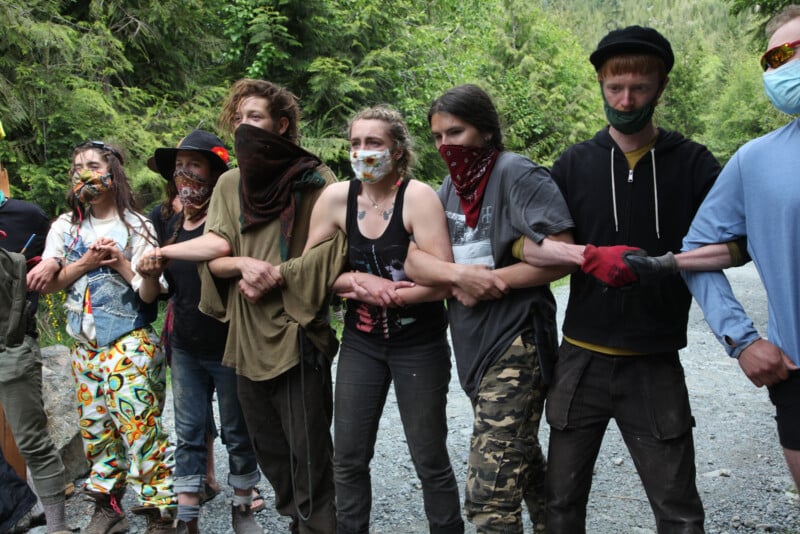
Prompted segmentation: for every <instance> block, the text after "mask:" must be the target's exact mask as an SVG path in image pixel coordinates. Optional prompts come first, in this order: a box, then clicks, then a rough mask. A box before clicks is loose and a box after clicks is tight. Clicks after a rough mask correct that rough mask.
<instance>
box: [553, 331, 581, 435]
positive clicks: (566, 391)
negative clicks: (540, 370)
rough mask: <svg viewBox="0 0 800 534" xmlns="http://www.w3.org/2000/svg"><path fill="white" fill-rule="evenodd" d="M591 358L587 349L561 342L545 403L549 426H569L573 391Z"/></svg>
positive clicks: (561, 428)
mask: <svg viewBox="0 0 800 534" xmlns="http://www.w3.org/2000/svg"><path fill="white" fill-rule="evenodd" d="M591 358H592V356H591V354H590V353H589V352H588V351H587V350H585V349H581V348H580V347H576V346H575V345H573V344H571V343H568V342H566V341H564V342H562V344H561V347H560V348H559V351H558V360H557V361H556V365H555V370H554V372H553V381H552V383H551V384H550V387H549V388H548V390H547V403H546V404H545V415H546V417H547V423H548V424H549V425H550V426H551V427H553V428H556V429H558V430H564V429H565V428H567V426H569V422H570V410H571V408H572V401H573V399H574V398H575V391H576V390H577V389H578V384H579V383H580V381H581V378H582V377H583V373H584V371H585V370H586V366H587V365H589V361H590V360H591Z"/></svg>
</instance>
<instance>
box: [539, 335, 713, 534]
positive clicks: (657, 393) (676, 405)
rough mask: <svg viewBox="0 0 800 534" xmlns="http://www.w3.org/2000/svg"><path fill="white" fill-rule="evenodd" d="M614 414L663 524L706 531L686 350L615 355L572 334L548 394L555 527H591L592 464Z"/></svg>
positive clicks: (550, 511)
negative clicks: (579, 342) (576, 341)
mask: <svg viewBox="0 0 800 534" xmlns="http://www.w3.org/2000/svg"><path fill="white" fill-rule="evenodd" d="M612 417H613V418H614V419H615V421H616V422H617V426H618V427H619V430H620V433H621V434H622V438H623V439H624V440H625V444H626V445H627V447H628V451H629V452H630V454H631V457H632V458H633V462H634V464H635V466H636V470H637V472H638V473H639V477H640V478H641V481H642V485H643V486H644V489H645V492H646V493H647V497H648V499H649V501H650V506H651V508H652V510H653V513H654V515H655V518H656V526H657V529H658V532H659V533H661V534H663V533H678V532H680V533H689V532H692V533H695V532H703V531H704V530H703V520H704V513H703V504H702V503H701V502H700V496H699V495H698V493H697V486H696V484H695V463H694V462H695V457H694V441H693V438H692V425H693V421H692V416H691V411H690V408H689V396H688V392H687V390H686V382H685V379H684V375H683V367H682V366H681V364H680V360H679V358H678V353H677V352H670V353H660V354H646V355H641V356H609V355H605V354H601V353H598V352H593V351H589V350H586V349H582V348H580V347H576V346H575V345H572V344H570V343H569V342H566V341H565V342H564V343H563V344H562V346H561V350H560V354H559V359H558V362H557V363H556V369H555V375H554V380H553V383H552V385H551V386H550V390H549V392H548V398H547V421H548V423H550V446H549V448H548V458H547V463H548V469H547V482H546V486H547V529H548V532H563V533H570V534H573V533H579V532H585V529H586V504H587V502H588V499H589V491H590V489H591V486H592V470H593V468H594V463H595V460H596V459H597V454H598V452H599V451H600V445H601V443H602V441H603V435H604V434H605V431H606V427H607V426H608V422H609V420H610V419H611V418H612Z"/></svg>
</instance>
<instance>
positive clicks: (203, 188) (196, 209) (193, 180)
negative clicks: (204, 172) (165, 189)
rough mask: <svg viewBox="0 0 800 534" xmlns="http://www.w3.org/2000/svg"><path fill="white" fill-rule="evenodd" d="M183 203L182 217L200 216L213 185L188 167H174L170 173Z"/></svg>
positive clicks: (193, 217) (194, 217)
mask: <svg viewBox="0 0 800 534" xmlns="http://www.w3.org/2000/svg"><path fill="white" fill-rule="evenodd" d="M172 177H173V180H175V186H176V187H177V189H178V198H179V199H180V201H181V204H183V211H184V217H185V218H186V220H189V221H192V220H194V219H197V218H198V217H202V216H203V215H205V213H206V209H207V208H208V202H209V200H210V199H211V191H212V189H213V187H212V186H211V185H209V183H208V182H207V181H206V180H204V179H203V178H202V177H201V176H200V175H198V174H197V173H195V172H193V171H190V170H188V169H175V173H174V174H173V175H172Z"/></svg>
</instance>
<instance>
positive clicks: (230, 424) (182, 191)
mask: <svg viewBox="0 0 800 534" xmlns="http://www.w3.org/2000/svg"><path fill="white" fill-rule="evenodd" d="M153 165H154V166H155V167H156V169H157V170H158V172H159V174H161V176H162V177H164V179H166V180H168V181H169V182H170V183H172V184H174V190H175V191H176V194H177V197H178V199H179V200H180V202H181V205H182V207H183V209H182V210H180V211H178V212H177V213H175V214H174V215H173V216H172V217H171V218H170V219H169V220H168V221H167V222H166V224H165V231H164V232H163V236H162V238H161V241H162V243H161V244H162V245H169V244H172V243H183V242H186V241H189V240H191V239H194V238H196V237H200V236H202V235H203V230H204V227H205V220H206V214H207V211H208V203H209V201H210V199H211V193H212V191H213V190H214V186H215V185H216V183H217V180H218V178H219V177H220V175H222V173H224V172H225V171H227V170H228V152H227V150H226V149H225V147H224V146H223V144H222V141H221V140H220V139H219V138H218V137H217V136H215V135H214V134H212V133H209V132H206V131H204V130H195V131H193V132H191V133H190V134H189V135H187V136H186V137H184V138H183V139H182V140H181V142H180V143H179V144H178V146H177V147H175V148H158V149H156V151H155V155H154V157H153ZM171 189H172V188H171ZM138 268H139V272H141V273H143V274H146V275H150V276H157V275H159V274H161V272H162V271H164V272H165V273H166V277H167V281H168V282H169V285H170V291H171V297H170V303H171V304H172V306H173V315H172V328H171V329H170V331H169V333H168V339H167V342H168V343H169V346H170V348H171V354H172V358H171V368H172V392H173V401H174V404H175V432H176V434H177V447H176V450H175V473H174V477H175V479H174V480H175V493H177V495H178V513H177V519H178V521H179V522H180V523H181V524H182V525H186V527H187V531H188V532H189V533H192V532H198V531H199V526H198V520H199V516H200V501H201V494H202V493H203V492H204V491H205V482H206V476H207V473H206V468H207V465H208V463H207V461H208V458H207V454H208V448H207V446H206V437H207V434H208V428H209V425H213V424H214V422H213V421H209V420H208V417H209V410H208V408H207V406H208V403H209V402H210V401H211V393H212V392H213V391H214V389H216V391H217V400H218V404H219V412H220V421H221V425H222V433H223V435H224V436H225V446H226V447H227V449H228V457H229V464H230V475H229V477H228V482H229V483H230V484H231V486H233V490H234V494H235V495H238V496H239V497H240V498H244V499H247V498H248V497H250V498H252V497H251V495H252V490H253V488H254V487H255V485H256V483H257V482H258V479H259V477H260V475H259V473H258V465H257V462H256V457H255V453H254V452H253V448H252V445H251V444H250V436H249V434H248V432H247V425H246V424H245V421H244V416H243V414H242V408H241V406H240V404H239V398H238V394H237V388H236V372H235V370H234V369H233V368H231V367H227V366H224V365H222V354H223V352H224V350H225V341H226V339H227V336H228V325H227V324H226V323H223V322H220V321H218V320H217V319H214V318H213V317H209V316H208V315H205V314H204V313H202V312H200V310H199V309H198V304H199V302H200V276H199V275H198V274H197V264H196V262H194V261H186V260H178V259H176V260H173V261H170V262H168V263H164V262H163V261H159V260H158V259H157V258H152V259H151V258H149V257H145V258H143V259H142V260H141V262H140V264H139V266H138ZM203 399H205V402H202V401H203ZM232 523H233V531H234V532H236V533H237V534H251V533H252V534H260V533H262V532H263V530H262V529H261V527H260V526H258V524H257V523H256V521H255V518H254V517H253V512H252V510H251V508H250V506H246V507H244V508H243V509H238V508H237V509H235V510H234V512H233V518H232Z"/></svg>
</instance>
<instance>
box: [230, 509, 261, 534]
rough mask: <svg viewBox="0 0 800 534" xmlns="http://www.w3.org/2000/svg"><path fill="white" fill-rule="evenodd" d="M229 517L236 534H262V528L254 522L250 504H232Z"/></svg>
mask: <svg viewBox="0 0 800 534" xmlns="http://www.w3.org/2000/svg"><path fill="white" fill-rule="evenodd" d="M231 518H232V519H231V525H233V531H234V532H235V533H236V534H264V529H262V528H261V526H260V525H259V524H258V523H257V522H256V518H255V515H253V510H252V509H251V508H250V505H247V504H240V505H239V506H232V507H231Z"/></svg>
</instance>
